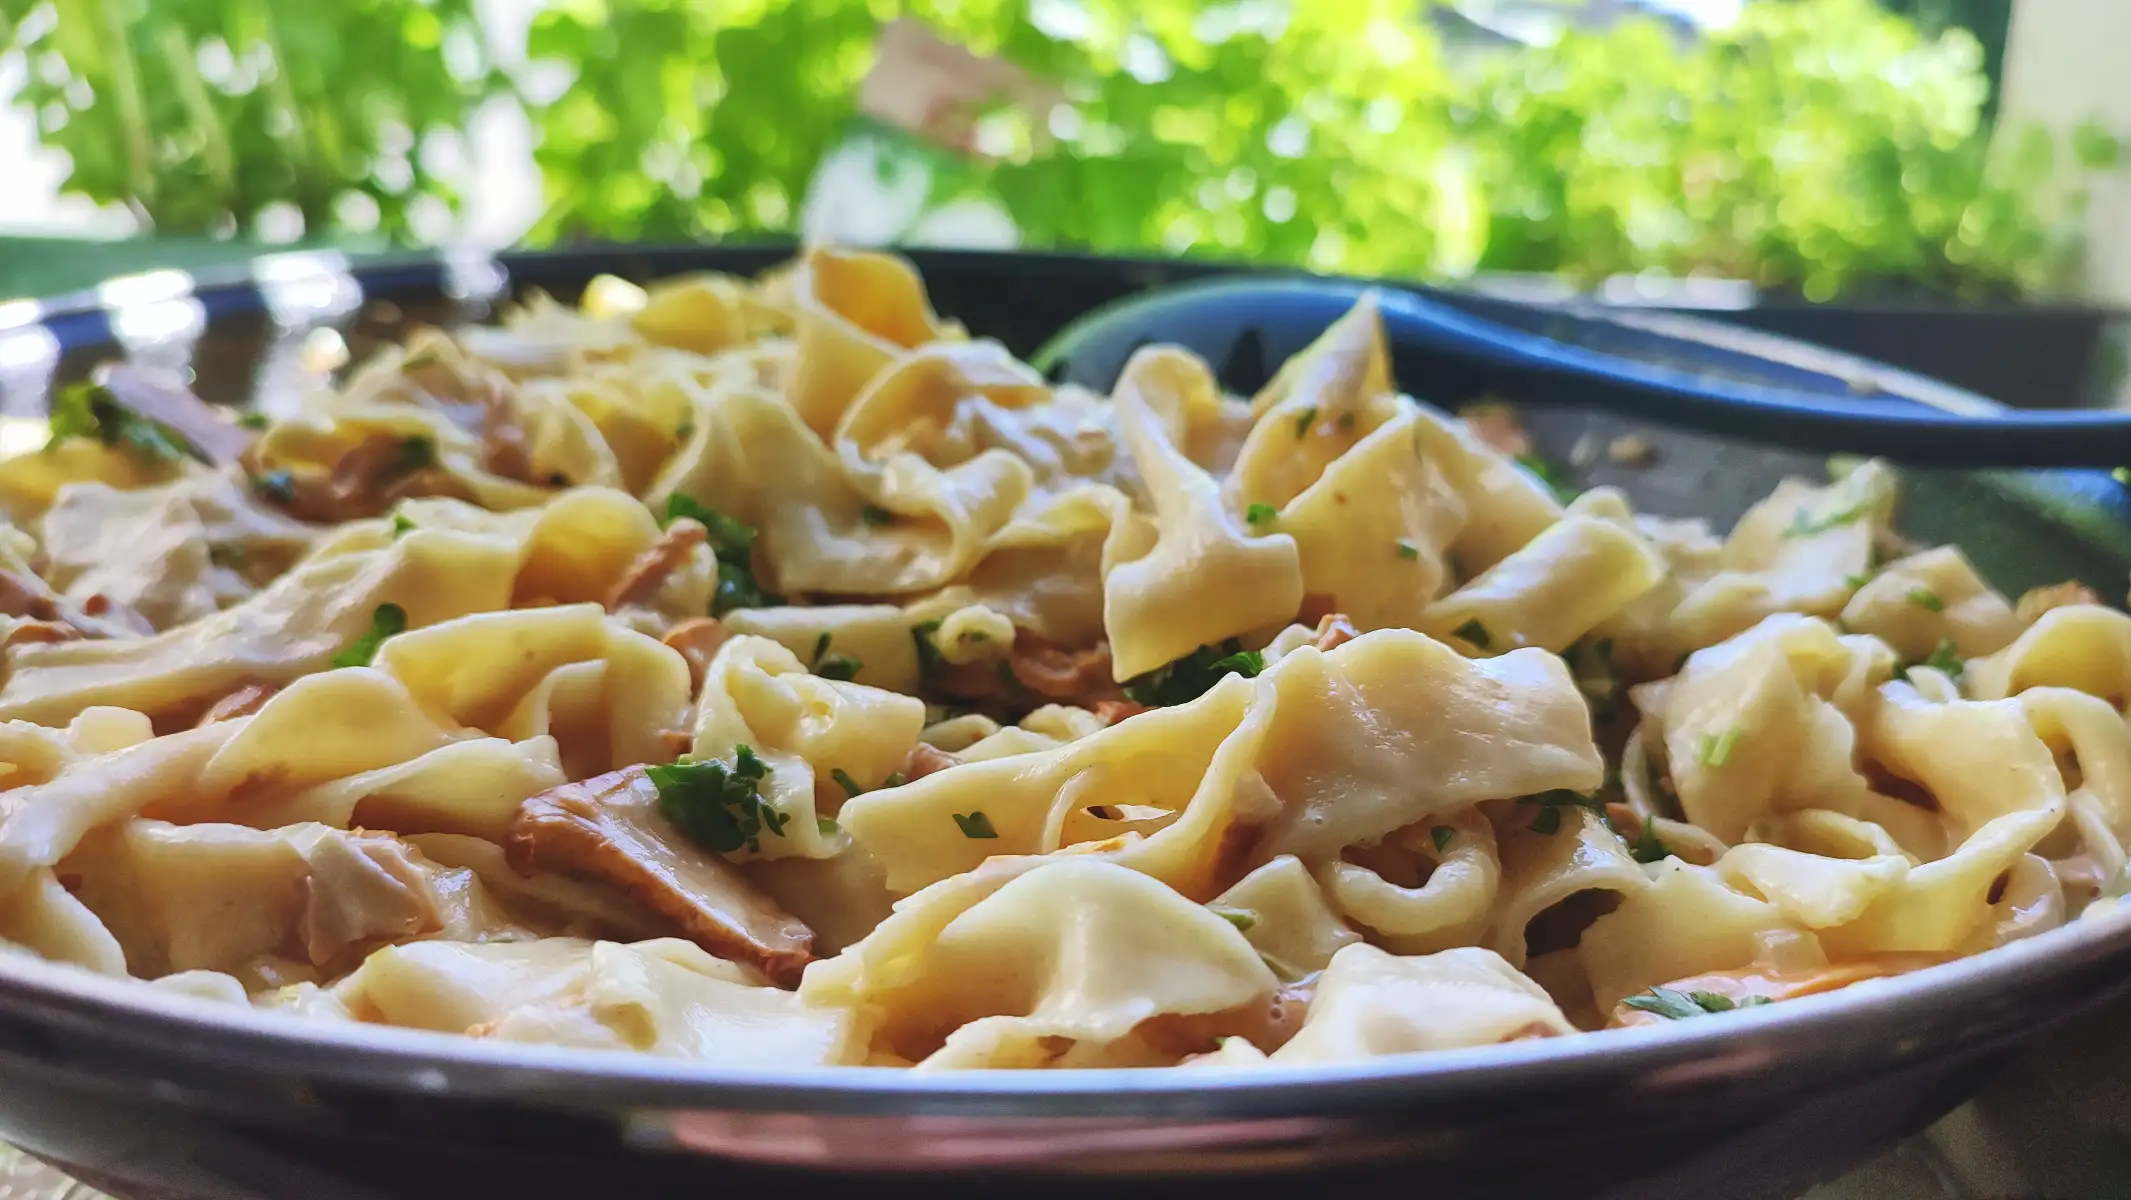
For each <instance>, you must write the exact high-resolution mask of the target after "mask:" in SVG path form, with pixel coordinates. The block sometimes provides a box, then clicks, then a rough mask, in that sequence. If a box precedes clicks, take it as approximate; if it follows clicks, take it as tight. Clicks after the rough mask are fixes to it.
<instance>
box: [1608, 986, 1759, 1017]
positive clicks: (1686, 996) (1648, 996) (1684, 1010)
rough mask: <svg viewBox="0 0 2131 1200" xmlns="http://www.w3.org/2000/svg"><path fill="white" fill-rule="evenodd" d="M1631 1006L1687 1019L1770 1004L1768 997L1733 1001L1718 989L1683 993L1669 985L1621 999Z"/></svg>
mask: <svg viewBox="0 0 2131 1200" xmlns="http://www.w3.org/2000/svg"><path fill="white" fill-rule="evenodd" d="M1621 1003H1622V1004H1625V1005H1627V1006H1628V1007H1629V1008H1634V1009H1640V1010H1642V1011H1643V1012H1646V1013H1656V1014H1657V1015H1658V1016H1661V1017H1663V1018H1665V1019H1666V1020H1668V1021H1684V1020H1686V1019H1687V1018H1689V1017H1703V1016H1708V1015H1709V1014H1711V1013H1721V1012H1731V1011H1732V1010H1734V1009H1740V1008H1759V1007H1760V1006H1762V1005H1764V1004H1768V1003H1771V1001H1770V999H1769V998H1768V997H1767V996H1748V997H1747V998H1746V999H1744V1000H1740V1001H1737V1002H1734V1001H1733V1000H1732V998H1731V997H1729V996H1720V995H1718V994H1717V993H1715V992H1682V991H1677V990H1675V989H1673V988H1668V987H1654V988H1651V989H1650V990H1649V991H1647V992H1639V993H1637V994H1636V995H1633V996H1630V997H1628V998H1627V999H1626V1000H1623V1001H1621Z"/></svg>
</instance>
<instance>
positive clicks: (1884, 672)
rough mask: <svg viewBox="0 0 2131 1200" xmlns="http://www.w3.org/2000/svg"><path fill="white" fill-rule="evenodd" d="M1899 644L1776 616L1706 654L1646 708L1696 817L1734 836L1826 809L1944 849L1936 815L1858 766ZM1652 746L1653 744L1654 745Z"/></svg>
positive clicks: (1684, 801)
mask: <svg viewBox="0 0 2131 1200" xmlns="http://www.w3.org/2000/svg"><path fill="white" fill-rule="evenodd" d="M1893 669H1894V656H1893V653H1892V652H1891V651H1890V650H1888V649H1887V647H1886V646H1885V644H1883V643H1881V642H1879V641H1878V640H1877V639H1874V638H1868V637H1862V636H1858V637H1840V636H1837V635H1836V633H1835V632H1834V630H1833V629H1831V628H1829V627H1828V625H1827V624H1826V623H1824V622H1821V621H1817V620H1813V619H1811V618H1807V617H1799V616H1794V615H1778V616H1773V617H1770V618H1768V619H1767V620H1765V621H1763V622H1762V623H1761V624H1759V625H1757V626H1755V627H1754V628H1753V629H1752V630H1749V631H1748V632H1746V633H1744V634H1741V635H1739V636H1737V637H1735V638H1732V639H1731V640H1729V641H1726V642H1723V643H1721V644H1719V645H1716V646H1713V647H1710V648H1709V649H1706V650H1701V651H1697V652H1696V653H1695V655H1694V656H1693V657H1692V658H1690V659H1689V660H1688V661H1687V665H1686V668H1685V669H1684V670H1682V671H1681V672H1680V675H1679V677H1678V678H1677V679H1674V680H1673V681H1671V683H1670V684H1669V686H1668V687H1667V688H1666V689H1665V690H1664V691H1663V692H1662V693H1661V694H1662V697H1663V699H1662V703H1661V704H1658V705H1656V706H1655V707H1654V708H1653V707H1645V712H1646V714H1651V715H1652V716H1654V717H1655V719H1656V720H1657V722H1658V724H1659V726H1660V728H1661V729H1662V731H1663V738H1662V745H1663V746H1664V751H1665V757H1666V761H1667V762H1668V764H1669V766H1670V772H1671V777H1672V784H1673V787H1674V789H1675V791H1676V792H1677V793H1678V795H1679V799H1680V806H1681V808H1682V809H1683V810H1684V812H1685V814H1686V816H1687V819H1688V820H1689V821H1691V822H1693V823H1694V824H1696V825H1699V826H1701V827H1702V828H1704V829H1706V830H1708V831H1709V832H1710V833H1711V834H1713V835H1715V836H1716V837H1717V838H1718V839H1720V840H1722V841H1724V842H1726V843H1735V842H1738V841H1739V840H1741V839H1742V837H1743V836H1744V834H1745V832H1746V829H1747V827H1748V826H1749V825H1750V824H1752V823H1753V822H1754V821H1755V820H1758V819H1760V818H1761V817H1763V816H1766V815H1769V814H1773V813H1781V812H1790V811H1795V810H1798V809H1806V808H1823V809H1829V810H1832V811H1835V812H1842V813H1847V814H1850V815H1855V816H1863V817H1865V818H1866V819H1868V820H1874V821H1879V822H1881V823H1883V824H1886V825H1888V829H1889V832H1891V833H1893V834H1894V836H1895V838H1896V839H1897V840H1898V841H1901V842H1902V844H1904V845H1919V846H1920V847H1924V848H1935V846H1936V842H1937V835H1936V830H1937V825H1936V821H1935V820H1933V819H1932V818H1931V817H1930V814H1928V813H1925V812H1923V811H1921V810H1915V809H1906V806H1903V805H1902V804H1901V803H1900V802H1899V801H1895V800H1891V799H1888V798H1886V797H1881V796H1877V795H1876V794H1875V793H1874V792H1873V791H1872V789H1871V787H1870V785H1869V784H1868V783H1867V782H1866V780H1865V778H1864V776H1863V774H1862V773H1861V772H1860V771H1859V769H1858V766H1857V763H1856V758H1857V756H1856V746H1857V740H1858V739H1857V728H1856V725H1855V724H1854V723H1853V721H1862V720H1868V719H1869V717H1870V715H1871V714H1872V712H1873V711H1874V710H1875V709H1876V707H1877V704H1878V694H1877V693H1876V692H1875V691H1874V690H1873V687H1874V685H1876V684H1877V683H1878V682H1880V681H1883V680H1885V679H1887V678H1888V676H1889V675H1890V674H1891V673H1892V672H1893ZM1646 744H1647V742H1646Z"/></svg>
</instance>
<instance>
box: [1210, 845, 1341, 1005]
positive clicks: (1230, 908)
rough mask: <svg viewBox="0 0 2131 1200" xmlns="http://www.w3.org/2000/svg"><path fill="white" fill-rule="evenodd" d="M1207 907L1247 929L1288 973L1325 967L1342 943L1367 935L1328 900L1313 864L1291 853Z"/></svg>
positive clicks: (1272, 963) (1269, 960)
mask: <svg viewBox="0 0 2131 1200" xmlns="http://www.w3.org/2000/svg"><path fill="white" fill-rule="evenodd" d="M1207 907H1208V908H1210V909H1212V910H1213V911H1214V912H1215V913H1216V914H1217V915H1219V916H1220V917H1222V918H1223V919H1224V920H1226V921H1228V922H1229V923H1230V924H1232V925H1234V926H1235V927H1236V928H1237V929H1239V930H1241V931H1242V933H1243V937H1244V940H1245V941H1248V942H1249V943H1250V944H1251V946H1252V947H1253V948H1254V949H1256V950H1257V951H1258V954H1259V956H1260V957H1261V958H1263V959H1265V962H1266V965H1267V966H1269V967H1271V968H1273V970H1274V971H1276V972H1278V973H1279V974H1280V976H1281V977H1282V978H1284V979H1301V978H1303V977H1304V976H1306V975H1311V974H1314V973H1316V972H1318V971H1322V970H1324V968H1325V964H1326V963H1329V962H1331V961H1332V955H1333V954H1335V953H1337V952H1338V950H1339V948H1340V947H1342V946H1349V945H1352V944H1354V943H1355V942H1358V941H1360V940H1361V935H1360V934H1358V933H1356V932H1354V931H1353V930H1352V929H1349V928H1347V926H1346V925H1345V924H1344V923H1342V922H1341V921H1340V919H1339V917H1338V916H1337V915H1336V914H1334V913H1333V911H1332V909H1331V907H1330V906H1329V905H1327V904H1326V903H1325V896H1324V893H1323V892H1322V891H1321V890H1319V888H1318V886H1317V881H1316V880H1315V879H1313V878H1311V877H1310V870H1309V868H1308V867H1305V866H1303V865H1302V860H1301V859H1299V858H1296V857H1295V856H1293V855H1291V854H1283V855H1281V856H1280V857H1279V858H1276V859H1274V860H1273V861H1271V862H1269V863H1266V864H1265V865H1264V866H1262V867H1259V868H1258V869H1257V870H1255V871H1252V872H1251V873H1250V874H1248V875H1245V876H1244V877H1243V878H1242V879H1240V880H1238V881H1237V882H1236V885H1235V886H1234V887H1232V888H1230V889H1228V890H1227V891H1225V892H1223V893H1221V894H1220V895H1218V896H1215V897H1214V898H1213V902H1212V903H1211V904H1208V905H1207Z"/></svg>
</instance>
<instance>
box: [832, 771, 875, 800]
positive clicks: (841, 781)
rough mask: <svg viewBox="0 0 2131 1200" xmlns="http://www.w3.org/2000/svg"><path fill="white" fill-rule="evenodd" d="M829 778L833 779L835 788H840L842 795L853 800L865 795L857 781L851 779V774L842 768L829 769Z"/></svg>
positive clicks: (863, 789)
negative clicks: (842, 791)
mask: <svg viewBox="0 0 2131 1200" xmlns="http://www.w3.org/2000/svg"><path fill="white" fill-rule="evenodd" d="M829 778H831V779H834V780H835V781H836V786H838V787H840V788H842V789H843V790H844V794H845V795H847V796H850V797H851V798H852V799H854V800H855V799H857V798H858V797H860V796H863V795H865V794H866V789H865V788H862V787H860V786H859V784H858V780H856V779H853V778H851V773H850V772H849V771H846V770H844V769H843V768H842V767H831V768H829Z"/></svg>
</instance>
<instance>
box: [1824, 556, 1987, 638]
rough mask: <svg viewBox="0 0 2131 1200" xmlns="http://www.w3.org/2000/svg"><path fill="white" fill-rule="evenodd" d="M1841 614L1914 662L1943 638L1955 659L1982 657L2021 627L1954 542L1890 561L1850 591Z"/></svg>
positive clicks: (1849, 621) (1860, 629) (1860, 631)
mask: <svg viewBox="0 0 2131 1200" xmlns="http://www.w3.org/2000/svg"><path fill="white" fill-rule="evenodd" d="M1842 620H1843V624H1845V625H1847V626H1849V627H1850V628H1851V629H1853V630H1856V631H1857V632H1859V633H1869V634H1872V635H1873V636H1875V637H1877V638H1879V639H1880V640H1881V641H1883V642H1886V643H1887V644H1888V645H1889V646H1892V647H1894V652H1895V653H1896V654H1898V655H1900V656H1901V657H1902V658H1904V659H1906V660H1908V661H1911V662H1916V661H1921V660H1923V659H1925V658H1928V657H1929V656H1930V655H1932V654H1933V653H1934V652H1935V651H1937V650H1938V647H1939V646H1940V644H1941V643H1946V644H1948V645H1950V646H1951V648H1952V651H1953V653H1954V654H1955V655H1956V656H1957V658H1956V661H1958V660H1959V659H1967V658H1978V657H1981V656H1982V655H1985V654H1991V653H1994V652H1996V651H1998V650H2001V649H2003V648H2005V646H2006V645H2008V644H2009V643H2011V642H2012V640H2013V639H2014V638H2015V637H2017V636H2019V633H2020V620H2019V618H2018V617H2015V616H2014V615H2013V606H2012V605H2010V604H2007V603H2006V602H2005V597H2003V596H2001V595H1999V594H1998V593H1997V592H1995V591H1992V590H1991V588H1990V585H1989V584H1986V583H1984V582H1983V580H1982V578H1981V577H1980V576H1978V575H1977V574H1976V569H1975V567H1974V566H1973V565H1971V564H1970V563H1969V561H1968V558H1967V556H1965V555H1963V554H1962V553H1961V551H1960V550H1959V549H1958V548H1956V547H1953V546H1940V547H1938V548H1937V549H1935V550H1926V551H1924V552H1923V553H1921V554H1912V555H1910V556H1909V557H1907V558H1903V559H1897V560H1896V561H1894V562H1891V563H1888V564H1887V567H1886V569H1885V570H1883V571H1881V572H1880V573H1879V574H1878V575H1875V576H1873V578H1872V580H1871V582H1869V583H1866V584H1865V585H1864V586H1863V587H1861V588H1859V589H1857V594H1856V595H1854V596H1852V597H1850V602H1849V604H1847V605H1845V606H1844V607H1843V610H1842Z"/></svg>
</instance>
